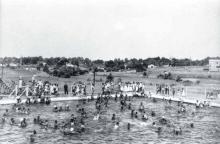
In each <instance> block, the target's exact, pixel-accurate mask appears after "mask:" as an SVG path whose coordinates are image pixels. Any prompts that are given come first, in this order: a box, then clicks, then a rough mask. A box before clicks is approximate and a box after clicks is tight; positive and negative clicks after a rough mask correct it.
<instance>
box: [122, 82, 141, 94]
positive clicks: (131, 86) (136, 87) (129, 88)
mask: <svg viewBox="0 0 220 144" xmlns="http://www.w3.org/2000/svg"><path fill="white" fill-rule="evenodd" d="M118 85H119V89H120V91H122V92H144V84H143V83H142V82H124V83H122V82H120V83H119V84H118Z"/></svg>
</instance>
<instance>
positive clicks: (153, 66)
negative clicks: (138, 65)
mask: <svg viewBox="0 0 220 144" xmlns="http://www.w3.org/2000/svg"><path fill="white" fill-rule="evenodd" d="M155 67H156V66H155V65H153V64H150V65H148V68H151V69H152V68H155Z"/></svg>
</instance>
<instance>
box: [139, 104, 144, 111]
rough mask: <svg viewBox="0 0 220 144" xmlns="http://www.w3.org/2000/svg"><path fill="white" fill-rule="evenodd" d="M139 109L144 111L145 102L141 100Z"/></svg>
mask: <svg viewBox="0 0 220 144" xmlns="http://www.w3.org/2000/svg"><path fill="white" fill-rule="evenodd" d="M139 111H140V112H143V111H144V105H143V102H141V103H140V105H139Z"/></svg>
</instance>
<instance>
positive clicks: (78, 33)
mask: <svg viewBox="0 0 220 144" xmlns="http://www.w3.org/2000/svg"><path fill="white" fill-rule="evenodd" d="M5 56H8V57H9V56H15V57H21V56H43V57H57V56H64V57H78V56H80V57H88V58H91V59H104V60H107V59H114V58H148V57H157V56H160V57H167V58H172V57H175V58H191V59H202V58H205V57H207V56H210V57H214V56H220V0H0V57H5Z"/></svg>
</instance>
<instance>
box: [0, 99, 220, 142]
mask: <svg viewBox="0 0 220 144" xmlns="http://www.w3.org/2000/svg"><path fill="white" fill-rule="evenodd" d="M140 102H143V104H144V106H145V109H146V113H147V114H148V116H149V119H148V120H147V121H145V122H144V121H142V120H141V119H140V115H139V118H138V119H136V118H133V119H132V118H131V111H130V110H128V109H126V110H124V111H123V112H121V111H120V102H119V101H118V102H115V101H114V100H113V99H112V100H110V102H109V106H108V108H104V109H103V110H102V114H101V115H100V119H99V120H93V117H94V114H95V112H96V110H95V102H94V101H92V102H87V103H86V104H84V105H83V107H84V108H85V110H86V112H87V114H88V118H87V119H86V120H85V123H86V124H85V126H86V131H85V132H84V133H81V134H76V135H69V136H67V135H63V133H62V132H60V130H54V129H52V128H48V129H45V128H42V127H40V126H39V125H36V124H33V119H34V118H35V117H37V115H38V114H40V116H41V118H45V119H48V120H49V121H50V122H51V125H53V121H54V120H58V123H60V122H61V121H65V120H66V119H69V117H70V115H71V114H74V115H77V114H78V113H77V112H76V105H77V104H78V103H79V102H78V101H69V102H56V103H55V102H53V103H51V105H49V106H48V105H42V104H37V105H32V106H28V107H29V108H30V110H31V113H30V114H29V115H24V114H23V115H22V114H17V113H15V112H14V111H13V110H12V106H10V105H2V106H1V108H0V115H1V116H2V114H3V113H4V112H5V109H9V113H10V114H9V116H7V120H6V122H5V123H4V124H3V123H1V124H0V143H1V144H4V143H6V144H7V143H9V144H10V143H11V144H25V143H30V135H31V134H32V131H33V130H36V131H37V134H36V136H35V142H34V143H36V144H54V143H58V144H67V143H73V144H81V143H91V144H104V143H120V144H122V143H124V144H129V143H130V144H134V143H136V144H139V143H140V144H142V143H187V144H188V143H219V142H220V111H219V109H217V108H202V109H195V106H192V105H187V104H185V105H186V110H187V112H186V113H178V112H177V111H178V106H177V103H175V102H172V103H171V104H169V103H168V102H165V101H160V100H158V101H157V102H156V103H154V102H153V101H152V99H148V98H132V100H131V103H132V108H135V109H138V107H139V104H140ZM66 104H68V105H69V106H70V109H71V111H69V112H53V111H52V109H53V106H54V105H57V106H65V105H66ZM152 110H153V111H155V112H156V116H155V117H152V116H151V115H150V113H151V111H152ZM192 112H195V114H194V115H193V114H192ZM113 113H115V114H116V117H117V118H118V119H119V121H120V125H119V129H117V130H114V129H113V127H114V124H113V123H112V122H111V117H112V114H113ZM162 116H164V118H166V119H168V120H169V123H170V125H171V126H167V125H161V124H159V122H158V121H159V119H160V118H161V117H162ZM11 117H13V118H15V120H16V121H19V119H21V118H23V117H25V118H26V119H27V123H28V126H27V127H26V128H20V127H18V126H12V125H10V124H9V119H10V118H11ZM153 122H156V127H154V126H153V125H152V123H153ZM128 123H130V124H131V129H130V130H127V124H128ZM190 123H194V128H191V127H190ZM158 126H160V127H162V132H161V133H160V134H158V133H157V132H156V129H157V127H158ZM174 127H181V128H182V130H183V131H182V134H181V135H174V133H173V129H174Z"/></svg>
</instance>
